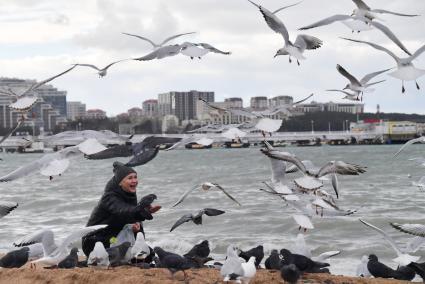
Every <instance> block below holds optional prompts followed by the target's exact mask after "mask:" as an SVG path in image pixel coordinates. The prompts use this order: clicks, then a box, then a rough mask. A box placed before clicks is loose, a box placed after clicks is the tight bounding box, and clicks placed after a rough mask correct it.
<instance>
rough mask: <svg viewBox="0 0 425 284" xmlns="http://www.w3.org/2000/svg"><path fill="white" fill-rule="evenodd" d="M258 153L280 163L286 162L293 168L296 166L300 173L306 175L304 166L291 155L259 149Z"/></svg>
mask: <svg viewBox="0 0 425 284" xmlns="http://www.w3.org/2000/svg"><path fill="white" fill-rule="evenodd" d="M260 151H261V152H262V153H263V154H264V155H266V156H268V157H270V158H273V159H278V160H282V161H286V162H289V163H292V164H294V165H295V166H297V168H298V169H300V171H301V172H302V173H304V174H305V173H307V169H306V167H305V165H304V164H303V162H302V161H301V160H300V159H299V158H298V157H296V156H295V155H292V154H289V153H286V152H280V151H276V150H271V151H269V150H266V149H260Z"/></svg>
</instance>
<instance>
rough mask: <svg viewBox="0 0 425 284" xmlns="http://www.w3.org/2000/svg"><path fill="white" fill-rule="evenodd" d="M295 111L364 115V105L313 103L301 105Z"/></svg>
mask: <svg viewBox="0 0 425 284" xmlns="http://www.w3.org/2000/svg"><path fill="white" fill-rule="evenodd" d="M295 110H297V111H300V112H304V113H306V112H317V111H332V112H347V113H354V114H356V113H363V111H364V104H361V103H334V102H328V103H319V102H315V101H312V102H311V103H308V104H299V105H297V106H296V107H295Z"/></svg>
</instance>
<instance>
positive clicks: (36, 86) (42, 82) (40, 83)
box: [21, 65, 76, 96]
mask: <svg viewBox="0 0 425 284" xmlns="http://www.w3.org/2000/svg"><path fill="white" fill-rule="evenodd" d="M75 67H76V66H75V65H74V66H72V67H71V68H69V69H66V70H65V71H63V72H62V73H59V74H57V75H55V76H53V77H50V78H47V79H46V80H43V81H41V82H39V83H36V84H34V85H32V86H31V87H30V88H29V89H28V90H27V91H25V92H24V93H23V94H22V95H24V94H26V93H28V92H29V91H33V90H35V89H38V88H40V87H41V86H42V85H44V84H46V83H48V82H50V81H52V80H53V79H56V78H57V77H60V76H62V75H64V74H66V73H68V72H69V71H71V70H72V69H74V68H75ZM22 95H21V96H22Z"/></svg>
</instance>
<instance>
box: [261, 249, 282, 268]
mask: <svg viewBox="0 0 425 284" xmlns="http://www.w3.org/2000/svg"><path fill="white" fill-rule="evenodd" d="M280 261H281V260H280V257H279V252H278V251H277V249H273V250H272V251H271V253H270V255H269V257H268V258H267V259H266V261H265V262H264V265H265V266H266V269H274V270H279V269H280Z"/></svg>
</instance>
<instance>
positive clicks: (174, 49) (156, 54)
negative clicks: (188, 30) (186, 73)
mask: <svg viewBox="0 0 425 284" xmlns="http://www.w3.org/2000/svg"><path fill="white" fill-rule="evenodd" d="M181 49H182V47H181V45H180V44H174V45H166V46H161V47H159V48H158V49H155V50H154V51H152V52H151V53H148V54H146V55H144V56H141V57H137V58H133V60H137V61H149V60H153V59H162V58H165V57H170V56H175V55H177V54H179V53H180V51H181Z"/></svg>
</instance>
